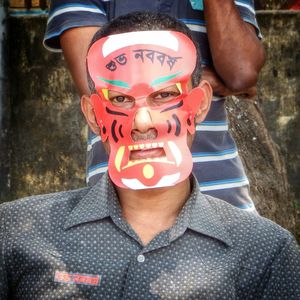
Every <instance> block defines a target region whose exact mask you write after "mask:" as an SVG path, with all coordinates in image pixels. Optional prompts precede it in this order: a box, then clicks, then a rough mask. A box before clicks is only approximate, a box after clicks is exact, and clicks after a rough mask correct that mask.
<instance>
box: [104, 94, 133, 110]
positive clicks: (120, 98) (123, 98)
mask: <svg viewBox="0 0 300 300" xmlns="http://www.w3.org/2000/svg"><path fill="white" fill-rule="evenodd" d="M109 101H110V103H111V104H112V105H114V106H117V107H122V108H131V107H132V105H134V99H133V98H131V97H130V96H127V95H115V96H114V95H111V96H110V97H109Z"/></svg>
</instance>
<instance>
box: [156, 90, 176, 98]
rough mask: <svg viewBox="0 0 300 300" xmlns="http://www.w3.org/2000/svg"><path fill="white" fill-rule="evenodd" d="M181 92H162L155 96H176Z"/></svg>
mask: <svg viewBox="0 0 300 300" xmlns="http://www.w3.org/2000/svg"><path fill="white" fill-rule="evenodd" d="M179 94H180V93H177V92H161V93H158V94H156V95H155V96H154V98H155V99H165V98H176V97H177V96H179Z"/></svg>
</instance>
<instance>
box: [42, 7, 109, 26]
mask: <svg viewBox="0 0 300 300" xmlns="http://www.w3.org/2000/svg"><path fill="white" fill-rule="evenodd" d="M73 11H75V12H77V11H89V12H92V13H99V14H101V15H105V13H104V12H103V11H102V10H101V9H99V8H89V7H82V6H72V7H65V8H62V9H58V10H57V11H56V12H54V13H53V15H51V16H49V18H48V21H47V24H49V23H50V22H51V20H52V19H53V18H55V17H57V16H59V15H61V14H64V13H68V12H73Z"/></svg>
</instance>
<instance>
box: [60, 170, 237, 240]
mask: <svg viewBox="0 0 300 300" xmlns="http://www.w3.org/2000/svg"><path fill="white" fill-rule="evenodd" d="M192 186H193V189H192V193H191V196H190V197H189V199H188V200H187V202H186V204H185V205H184V207H183V208H182V210H181V212H180V214H179V216H178V218H177V220H176V223H175V224H174V226H173V227H172V228H171V230H170V240H171V241H172V240H175V239H176V238H177V237H178V236H180V235H181V234H183V233H184V231H185V230H186V229H187V228H189V229H191V230H194V231H196V232H198V233H200V234H203V235H206V236H209V237H212V238H214V239H217V240H220V241H222V242H223V243H225V244H227V245H228V246H231V245H232V241H231V238H230V235H229V233H228V232H227V230H226V228H225V227H224V225H223V221H222V219H221V217H220V215H219V213H218V212H217V210H216V209H215V208H214V207H213V206H212V205H211V204H210V202H209V200H208V199H207V196H204V195H203V194H201V192H200V189H199V185H198V182H197V179H196V178H195V177H194V176H192ZM219 201H222V200H219ZM121 214H122V213H121V209H120V205H119V201H118V197H117V194H116V191H115V189H114V186H113V184H112V182H111V180H110V179H109V176H108V174H107V173H106V174H105V175H103V176H102V178H101V180H100V182H99V183H97V184H96V185H95V186H93V187H92V188H90V190H89V191H88V193H87V194H85V196H84V197H83V198H82V199H81V200H79V202H78V204H77V205H76V206H75V207H74V208H73V210H72V211H71V213H70V215H69V216H68V217H67V220H66V222H65V226H64V228H65V229H69V228H71V227H73V226H76V225H79V224H82V223H87V222H92V221H96V220H101V219H104V218H106V217H109V216H111V217H112V216H119V217H120V216H121Z"/></svg>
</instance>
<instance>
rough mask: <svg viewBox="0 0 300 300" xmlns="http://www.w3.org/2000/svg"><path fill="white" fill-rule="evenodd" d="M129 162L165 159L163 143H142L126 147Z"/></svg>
mask: <svg viewBox="0 0 300 300" xmlns="http://www.w3.org/2000/svg"><path fill="white" fill-rule="evenodd" d="M128 150H129V161H137V160H144V159H146V160H147V159H150V160H152V159H156V158H163V157H166V152H165V150H164V143H163V142H160V143H145V144H144V143H143V144H138V145H133V146H129V147H128Z"/></svg>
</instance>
